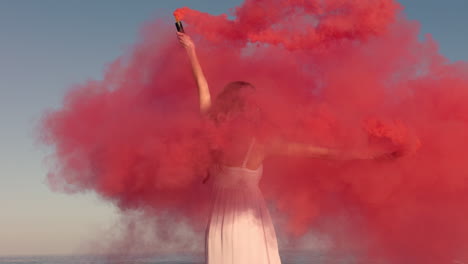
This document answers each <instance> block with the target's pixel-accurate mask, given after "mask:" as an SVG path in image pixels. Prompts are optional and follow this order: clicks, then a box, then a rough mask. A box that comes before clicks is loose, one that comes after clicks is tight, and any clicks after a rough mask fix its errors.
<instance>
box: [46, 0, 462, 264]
mask: <svg viewBox="0 0 468 264" xmlns="http://www.w3.org/2000/svg"><path fill="white" fill-rule="evenodd" d="M176 13H177V16H179V17H180V18H181V19H184V23H185V24H186V31H187V32H188V33H189V34H190V35H192V37H193V38H194V39H195V41H196V46H197V49H198V52H199V55H200V60H201V62H202V65H203V67H204V71H205V73H206V75H207V78H208V82H209V83H210V87H212V89H213V92H214V94H216V93H217V92H219V90H220V89H221V88H222V87H223V86H224V85H225V84H226V83H228V82H229V81H233V80H245V81H249V82H251V83H253V84H254V85H255V86H256V87H257V93H258V98H259V104H261V106H262V111H263V115H264V120H268V122H267V123H268V125H266V126H265V128H264V129H260V132H261V133H263V134H267V135H269V136H271V135H272V134H281V135H282V136H284V137H286V138H289V139H290V140H294V141H301V142H307V143H311V144H317V145H321V146H330V147H340V148H343V149H345V150H351V149H356V148H363V149H364V148H368V149H386V148H391V147H394V146H399V149H400V150H401V151H404V152H405V153H406V154H407V155H405V156H404V157H402V158H400V159H397V160H394V161H359V162H329V161H321V160H310V159H305V158H304V159H299V158H294V159H293V158H287V157H278V158H275V159H272V160H270V161H267V163H266V164H265V172H264V176H263V180H262V188H263V190H264V193H265V196H266V198H267V199H269V200H270V201H272V202H274V204H275V205H276V206H277V207H278V209H279V212H280V213H281V214H282V215H283V216H285V217H286V219H287V222H286V224H285V226H277V228H278V229H282V228H283V227H286V228H287V230H288V231H289V232H288V234H290V235H293V236H300V235H302V234H304V232H306V231H307V230H309V229H314V230H320V231H323V233H325V234H328V235H329V236H330V237H331V239H332V241H333V245H334V250H337V251H340V250H341V251H343V250H345V251H347V252H349V253H350V254H353V255H354V256H356V257H357V260H358V263H371V262H372V259H374V258H378V259H383V260H388V261H390V262H389V263H428V264H431V263H434V264H435V263H450V262H451V261H453V259H455V258H461V257H463V255H462V254H465V255H466V253H464V252H466V250H467V248H466V247H467V246H466V245H467V243H468V224H467V222H466V219H468V165H467V164H468V163H467V162H466V154H467V149H468V141H466V140H465V139H466V135H468V118H467V117H468V105H467V104H466V102H467V100H468V78H467V76H468V75H467V73H468V67H467V64H466V63H455V64H454V63H450V62H449V61H448V60H447V59H446V58H444V57H443V56H442V55H440V54H439V53H438V49H437V44H436V43H435V42H434V41H433V40H432V39H431V38H430V36H427V37H426V40H425V41H420V40H418V33H419V25H418V24H417V23H416V22H413V21H408V20H407V19H406V18H405V17H404V15H402V13H401V7H400V5H399V4H398V3H396V2H394V1H389V0H381V1H378V0H372V1H370V0H369V1H360V0H353V1H337V0H326V1H299V0H290V1H280V0H257V1H252V0H247V1H245V3H244V4H243V5H242V6H239V7H237V8H236V9H234V10H232V13H231V15H232V17H233V19H229V18H228V16H227V15H221V16H212V15H210V14H207V13H202V12H199V11H195V10H191V9H188V8H183V9H180V10H178V11H176ZM168 20H169V21H168V22H167V23H166V22H162V21H157V22H154V23H151V24H148V25H146V26H145V27H144V29H143V30H142V37H141V39H140V40H139V41H138V43H137V44H136V45H135V46H134V48H133V50H132V51H131V52H130V53H128V54H125V55H123V56H122V57H120V58H118V59H117V60H115V61H114V62H113V63H112V64H110V65H109V67H108V68H107V70H106V72H105V75H104V78H103V80H101V81H90V82H87V83H83V84H81V85H78V86H76V87H74V88H73V89H72V90H70V91H69V92H68V93H67V95H66V96H65V99H64V103H63V106H62V107H61V108H60V109H56V110H53V111H50V112H48V113H47V114H46V115H45V117H44V120H43V123H42V125H43V130H42V139H43V141H44V142H45V143H47V144H49V145H50V146H52V147H53V149H54V150H55V153H54V155H53V158H54V161H55V162H54V163H53V166H51V168H50V175H49V181H50V184H51V185H52V186H53V187H54V188H59V189H62V190H65V191H67V192H81V191H89V190H90V191H94V192H96V193H98V194H99V195H100V196H101V197H103V198H104V199H106V200H109V201H112V202H113V203H115V204H116V205H117V206H119V208H121V209H122V211H124V212H125V211H127V210H131V209H142V210H145V211H148V212H153V213H156V214H161V212H164V214H165V215H166V214H167V215H171V216H172V217H171V218H170V219H190V220H191V222H192V226H193V227H194V228H195V230H199V231H201V230H203V225H204V216H205V215H206V210H205V209H206V207H207V206H206V205H207V200H206V193H207V187H206V186H205V185H202V184H201V180H202V179H203V177H204V176H205V171H206V168H207V167H208V166H209V165H210V162H211V159H210V149H211V148H213V147H216V146H222V144H223V143H222V142H223V137H222V135H223V134H222V132H220V131H221V130H218V129H216V128H215V127H214V126H212V125H211V124H210V123H209V122H207V121H206V120H204V119H203V118H202V117H200V114H199V113H198V105H197V103H198V100H197V91H196V86H195V83H194V81H193V80H192V76H191V72H190V66H189V64H188V61H187V58H186V56H185V54H184V51H183V50H182V49H181V47H180V46H179V45H178V43H177V41H176V37H175V33H174V31H175V29H174V28H173V25H172V23H169V22H170V21H172V20H170V19H168ZM160 223H161V222H160ZM465 257H466V256H465ZM366 261H367V262H366Z"/></svg>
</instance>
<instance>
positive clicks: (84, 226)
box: [0, 0, 468, 255]
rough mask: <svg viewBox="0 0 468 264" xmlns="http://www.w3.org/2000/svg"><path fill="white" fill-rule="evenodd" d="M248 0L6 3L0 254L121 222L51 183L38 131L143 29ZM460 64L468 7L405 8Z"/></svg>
mask: <svg viewBox="0 0 468 264" xmlns="http://www.w3.org/2000/svg"><path fill="white" fill-rule="evenodd" d="M241 2H242V1H241V0H224V1H220V0H203V1H200V0H198V1H188V0H186V1H183V0H138V1H130V0H126V1H124V0H99V1H93V0H40V1H39V0H0V126H1V127H0V255H25V254H26V255H27V254H69V253H76V252H77V250H78V251H79V248H80V247H81V245H82V244H83V243H86V241H88V240H90V239H93V238H95V235H96V233H99V232H100V231H101V230H104V229H106V228H108V226H110V225H111V224H112V223H113V222H114V221H115V219H116V217H117V213H116V212H117V211H116V210H115V209H114V208H113V206H112V205H109V204H106V203H104V202H101V201H100V200H99V199H98V198H97V197H95V196H94V195H93V194H80V195H73V196H69V195H65V194H58V193H53V192H51V191H50V190H49V189H48V187H47V186H46V185H45V180H44V179H45V175H46V166H45V165H44V163H43V158H44V149H43V148H40V147H39V146H37V145H36V144H35V143H34V125H35V124H36V123H37V120H38V118H39V117H40V116H41V114H42V112H43V111H44V109H47V108H50V107H54V106H58V105H59V104H60V103H61V99H62V96H63V95H64V93H65V91H66V90H67V89H68V88H69V87H70V85H72V84H75V83H79V82H82V81H84V80H86V79H88V78H100V76H101V75H102V71H103V69H104V67H105V65H106V63H108V62H110V61H112V60H113V59H114V58H116V57H117V56H119V55H120V54H121V53H122V51H123V50H124V49H125V47H127V46H128V45H131V44H132V43H133V42H134V40H135V39H136V36H137V32H138V30H139V26H140V25H141V24H142V23H143V22H145V21H148V20H151V19H152V18H154V17H157V16H158V14H159V15H161V14H164V15H166V16H168V17H170V15H171V13H172V11H173V10H174V9H175V8H177V7H181V6H189V7H191V8H194V9H199V10H203V11H206V12H210V13H215V14H219V13H222V12H225V11H227V10H228V9H229V8H231V7H234V6H236V5H238V4H240V3H241ZM401 2H402V3H403V5H404V6H405V7H406V13H407V14H408V16H409V17H410V18H411V19H415V20H419V21H420V22H421V24H422V31H423V33H424V34H425V33H431V34H432V35H433V37H434V38H435V39H436V40H437V41H438V42H439V43H440V47H441V52H442V53H443V54H445V55H446V56H448V57H449V58H450V59H451V60H452V61H456V60H468V49H467V48H466V47H468V29H467V26H468V16H466V13H467V12H468V5H467V4H466V0H445V1H440V0H404V1H401Z"/></svg>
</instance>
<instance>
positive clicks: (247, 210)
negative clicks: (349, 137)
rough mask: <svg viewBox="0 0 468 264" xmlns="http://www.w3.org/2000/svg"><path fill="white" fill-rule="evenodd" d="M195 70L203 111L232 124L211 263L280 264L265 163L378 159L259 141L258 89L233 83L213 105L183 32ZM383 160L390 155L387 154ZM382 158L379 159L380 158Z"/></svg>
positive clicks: (221, 160) (212, 224)
mask: <svg viewBox="0 0 468 264" xmlns="http://www.w3.org/2000/svg"><path fill="white" fill-rule="evenodd" d="M177 36H178V39H179V42H180V44H181V45H182V46H183V47H184V48H185V50H186V52H187V55H188V57H189V59H190V63H191V65H192V70H193V75H194V77H195V80H196V83H197V86H198V94H199V100H200V111H201V113H203V114H206V115H207V116H209V117H211V119H212V120H214V121H215V123H216V124H217V125H218V127H223V125H224V124H230V125H229V126H227V127H228V129H225V130H224V131H223V133H222V134H223V136H224V137H227V138H228V140H225V141H224V142H225V144H224V145H223V147H222V148H221V149H222V153H219V154H218V155H216V158H215V162H216V163H217V164H218V165H219V166H215V168H213V169H211V170H210V175H211V177H210V178H211V179H210V182H211V184H212V187H213V188H212V193H213V208H212V212H211V217H210V220H209V223H208V227H207V230H206V243H205V246H206V263H207V264H280V263H281V260H280V257H279V253H278V244H277V239H276V234H275V229H274V227H273V223H272V221H271V217H270V215H269V213H268V210H267V207H266V205H265V201H264V199H263V196H262V194H261V192H260V190H259V188H258V182H259V181H260V178H261V176H262V170H263V167H262V163H263V160H264V159H265V158H267V157H268V156H271V155H285V154H286V155H305V156H310V157H314V158H327V159H364V158H374V157H372V156H370V155H364V154H363V153H347V155H343V154H342V153H339V152H338V151H334V150H331V149H327V148H321V147H316V146H310V145H305V144H297V143H287V142H281V141H279V140H276V141H274V142H272V141H269V143H265V142H264V141H263V140H258V138H256V136H255V135H256V132H257V131H256V124H257V121H258V115H259V113H258V108H257V106H256V105H255V103H254V100H253V98H254V96H253V95H254V94H255V87H254V86H253V85H251V84H250V83H247V82H232V83H229V84H228V85H227V86H226V87H225V88H224V89H223V91H222V92H221V93H220V94H219V95H218V96H217V97H216V100H214V101H213V102H212V100H211V94H210V90H209V87H208V83H207V81H206V78H205V76H204V74H203V70H202V68H201V66H200V63H199V61H198V58H197V54H196V50H195V45H194V43H193V41H192V40H191V38H190V37H189V36H188V35H186V34H184V33H180V32H178V33H177ZM381 156H387V155H386V154H384V155H381ZM376 157H377V156H376Z"/></svg>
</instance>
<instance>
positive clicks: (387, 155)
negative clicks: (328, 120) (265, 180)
mask: <svg viewBox="0 0 468 264" xmlns="http://www.w3.org/2000/svg"><path fill="white" fill-rule="evenodd" d="M267 155H274V156H278V155H287V156H299V157H310V158H316V159H329V160H367V159H376V160H377V159H391V158H396V157H398V156H399V153H398V152H396V151H395V152H381V153H374V152H368V151H343V150H338V149H332V148H325V147H318V146H314V145H309V144H303V143H293V142H285V141H280V140H276V141H275V142H273V143H272V144H271V145H270V147H269V148H268V150H267Z"/></svg>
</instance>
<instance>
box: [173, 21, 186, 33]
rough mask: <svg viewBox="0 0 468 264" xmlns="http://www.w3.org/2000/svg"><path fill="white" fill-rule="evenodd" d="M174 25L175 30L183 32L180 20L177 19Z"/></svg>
mask: <svg viewBox="0 0 468 264" xmlns="http://www.w3.org/2000/svg"><path fill="white" fill-rule="evenodd" d="M175 25H176V28H177V31H179V32H182V33H185V31H184V26H183V25H182V21H177V22H176V23H175Z"/></svg>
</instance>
